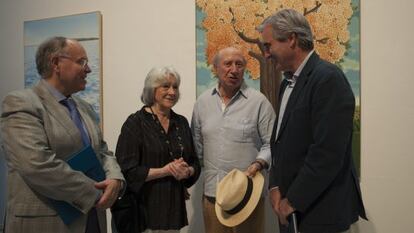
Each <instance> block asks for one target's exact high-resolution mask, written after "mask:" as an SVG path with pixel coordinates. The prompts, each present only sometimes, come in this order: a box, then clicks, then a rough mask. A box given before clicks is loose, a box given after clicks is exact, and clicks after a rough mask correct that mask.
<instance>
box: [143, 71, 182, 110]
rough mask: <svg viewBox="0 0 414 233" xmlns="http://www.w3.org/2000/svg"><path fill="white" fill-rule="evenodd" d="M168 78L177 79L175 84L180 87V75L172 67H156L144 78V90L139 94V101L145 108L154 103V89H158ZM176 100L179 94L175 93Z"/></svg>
mask: <svg viewBox="0 0 414 233" xmlns="http://www.w3.org/2000/svg"><path fill="white" fill-rule="evenodd" d="M169 76H173V77H174V78H176V79H177V84H178V86H180V75H179V74H178V72H177V71H176V70H175V69H174V68H173V67H169V66H166V67H156V68H152V69H151V70H150V72H149V73H148V74H147V77H146V78H145V83H144V88H143V90H142V94H141V101H142V103H144V104H145V105H147V106H152V105H153V104H154V102H155V89H156V88H157V87H160V86H161V85H162V84H163V83H164V82H166V81H167V78H168V77H169ZM177 95H178V96H177V99H178V98H179V97H180V92H179V91H178V92H177Z"/></svg>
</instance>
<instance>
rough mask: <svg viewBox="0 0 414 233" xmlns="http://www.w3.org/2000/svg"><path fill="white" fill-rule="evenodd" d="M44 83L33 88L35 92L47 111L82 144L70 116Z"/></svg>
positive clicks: (40, 82)
mask: <svg viewBox="0 0 414 233" xmlns="http://www.w3.org/2000/svg"><path fill="white" fill-rule="evenodd" d="M45 85H46V84H44V83H43V81H39V83H38V84H37V85H36V86H34V87H33V91H34V92H35V93H36V94H37V95H38V96H39V98H40V100H41V102H42V103H43V106H44V108H45V110H46V111H47V112H48V113H49V114H50V115H51V116H53V117H54V118H55V119H56V121H57V122H59V123H60V124H61V125H62V127H63V128H65V129H66V132H67V133H68V134H69V135H70V136H71V137H72V138H73V140H74V141H75V142H78V143H79V144H82V140H81V135H80V132H79V130H78V128H77V127H76V125H75V123H74V122H73V121H72V119H71V118H70V116H69V114H68V110H67V109H66V107H65V106H63V105H62V104H60V103H59V102H57V101H56V99H55V97H54V96H53V95H52V94H51V93H50V92H49V90H48V89H47V87H46V86H45Z"/></svg>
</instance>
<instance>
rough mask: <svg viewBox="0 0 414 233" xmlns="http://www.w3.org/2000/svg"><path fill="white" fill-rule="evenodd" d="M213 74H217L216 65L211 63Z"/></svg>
mask: <svg viewBox="0 0 414 233" xmlns="http://www.w3.org/2000/svg"><path fill="white" fill-rule="evenodd" d="M211 71H212V72H213V74H214V75H215V76H217V65H216V64H213V69H212V70H211Z"/></svg>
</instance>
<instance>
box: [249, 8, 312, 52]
mask: <svg viewBox="0 0 414 233" xmlns="http://www.w3.org/2000/svg"><path fill="white" fill-rule="evenodd" d="M267 25H270V26H271V27H272V29H273V38H274V39H275V40H278V41H286V40H287V39H288V38H289V36H290V35H291V34H292V33H294V34H296V36H297V38H298V46H299V48H301V49H303V50H306V51H310V50H312V49H313V47H314V46H313V35H312V30H311V27H310V25H309V22H308V20H307V19H306V18H305V16H303V15H302V14H300V13H299V12H297V11H295V10H293V9H283V10H281V11H278V12H277V13H275V14H273V15H271V16H269V17H267V18H266V19H265V20H264V21H263V22H262V24H261V25H260V26H258V27H257V30H258V31H259V32H263V30H264V28H265V27H266V26H267Z"/></svg>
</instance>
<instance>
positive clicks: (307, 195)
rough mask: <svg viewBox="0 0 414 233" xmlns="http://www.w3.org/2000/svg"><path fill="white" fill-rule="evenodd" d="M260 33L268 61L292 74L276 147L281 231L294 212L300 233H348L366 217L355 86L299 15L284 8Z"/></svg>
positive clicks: (283, 95) (275, 200) (273, 194)
mask: <svg viewBox="0 0 414 233" xmlns="http://www.w3.org/2000/svg"><path fill="white" fill-rule="evenodd" d="M258 29H259V31H260V32H261V34H262V42H263V45H264V47H265V49H266V52H265V53H266V54H265V55H266V57H268V58H269V59H275V60H276V62H277V64H278V65H277V66H278V67H277V69H279V70H281V71H283V72H284V74H285V76H286V77H288V78H286V79H285V80H283V82H282V85H281V89H280V94H279V96H280V101H279V108H278V109H277V110H276V111H278V113H279V114H278V119H276V121H275V125H274V129H273V133H272V138H271V142H270V143H271V152H272V165H271V170H270V176H269V179H270V182H269V184H270V187H269V188H270V199H271V203H272V206H273V210H274V211H275V213H276V214H277V215H278V217H279V222H280V224H281V225H282V226H281V230H282V231H283V230H285V229H284V226H286V225H287V224H288V220H289V217H290V215H291V214H292V213H295V215H296V216H297V220H298V224H299V231H300V232H301V233H312V232H315V233H316V232H317V233H325V232H326V233H328V232H329V233H332V232H346V231H348V230H349V227H350V225H351V224H352V223H354V222H356V221H357V220H358V217H359V216H361V217H363V218H365V219H366V216H365V210H364V206H363V203H362V197H361V192H360V187H359V181H358V178H357V175H356V172H355V167H354V164H353V161H352V151H351V144H352V129H353V114H354V108H355V98H354V95H353V93H352V90H351V87H350V85H349V83H348V81H347V79H346V77H345V75H344V74H343V72H342V71H341V70H340V69H339V68H338V67H336V66H335V65H333V64H331V63H328V62H326V61H324V60H321V59H320V58H319V56H318V55H317V54H316V53H315V52H314V48H313V47H314V46H313V36H312V32H311V28H310V25H309V23H308V22H307V20H306V18H305V17H304V16H303V15H301V14H300V13H298V12H297V11H295V10H291V9H286V10H281V11H279V12H277V13H276V14H274V15H272V16H270V17H268V18H267V19H265V20H264V21H263V23H262V24H261V25H260V26H259V27H258Z"/></svg>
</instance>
